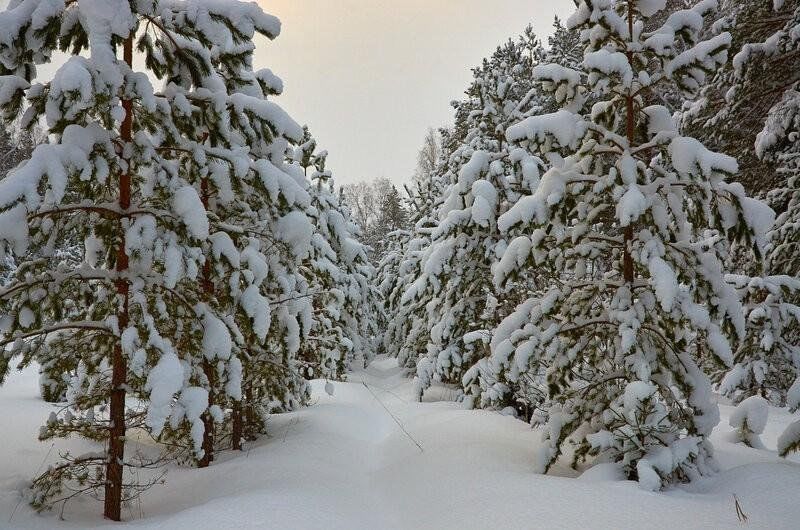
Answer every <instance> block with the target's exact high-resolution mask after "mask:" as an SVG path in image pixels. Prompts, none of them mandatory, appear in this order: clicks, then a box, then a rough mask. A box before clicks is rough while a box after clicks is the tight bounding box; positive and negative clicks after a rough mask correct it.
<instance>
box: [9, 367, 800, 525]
mask: <svg viewBox="0 0 800 530" xmlns="http://www.w3.org/2000/svg"><path fill="white" fill-rule="evenodd" d="M35 383H36V374H35V372H33V371H26V372H24V373H23V374H17V375H15V376H13V377H12V380H11V381H10V383H9V384H8V385H6V386H4V387H0V410H2V411H3V415H2V417H0V432H3V433H10V435H9V434H6V435H4V438H3V439H4V442H5V443H4V445H5V447H4V451H2V452H1V453H0V454H2V457H0V458H2V460H0V528H15V529H16V528H41V529H45V528H54V527H58V528H69V529H77V528H95V527H108V528H119V526H111V525H105V523H104V522H103V521H101V520H99V518H98V515H97V514H98V505H97V504H95V503H81V504H73V505H72V506H71V507H70V508H69V509H68V510H67V512H66V514H65V516H66V518H67V521H66V522H58V521H57V520H56V518H55V515H53V514H49V515H44V516H37V515H35V514H33V513H32V512H31V511H30V509H29V508H28V507H27V506H26V505H25V504H24V503H22V504H21V505H20V506H19V507H18V508H17V509H16V512H15V513H14V516H13V519H11V520H10V521H9V517H10V515H9V514H10V513H11V512H12V511H13V509H14V507H15V506H16V505H17V504H18V501H19V496H18V492H17V491H18V488H19V486H20V485H21V484H23V483H24V480H25V479H26V478H28V477H30V476H32V475H33V474H34V472H35V471H36V469H37V467H38V466H39V465H40V463H41V462H42V461H43V460H45V456H46V455H47V453H48V449H49V444H48V445H45V444H37V443H36V442H34V441H33V440H34V439H35V434H36V429H38V425H39V423H40V422H41V420H42V419H43V418H44V417H46V414H47V412H48V410H47V408H48V407H47V405H45V404H43V403H42V402H41V401H40V400H38V399H37V398H36V384H35ZM324 386H325V383H324V381H315V382H314V383H313V390H314V394H313V395H314V399H313V400H314V405H313V406H311V407H309V408H307V409H304V410H301V411H298V412H296V413H293V414H286V415H280V416H275V417H274V418H273V420H272V421H271V423H270V426H269V430H270V433H271V436H270V437H268V438H265V439H263V440H260V441H259V442H257V443H256V444H254V445H253V446H252V447H249V448H248V450H247V451H246V452H245V453H243V454H237V453H232V452H225V453H222V454H221V455H220V457H219V458H218V460H217V461H216V462H215V464H214V466H212V467H211V468H210V469H206V470H196V469H180V468H175V469H170V470H169V474H168V475H167V483H166V485H164V486H157V487H156V488H154V489H153V490H151V491H150V492H149V493H148V494H146V495H145V496H144V498H143V499H142V503H141V506H136V507H134V508H133V509H132V510H131V511H129V512H128V513H127V514H126V517H127V518H128V520H130V521H131V522H130V523H129V525H128V526H130V527H131V528H149V529H164V528H169V529H184V528H185V529H192V530H197V529H199V528H221V529H226V528H236V529H247V528H254V529H255V528H287V529H318V528H325V529H326V530H333V529H342V530H345V529H347V530H355V529H406V528H409V529H410V528H430V529H449V528H453V529H456V528H458V529H473V528H474V529H485V528H509V529H517V528H519V529H529V528H592V529H602V528H609V529H611V528H614V529H621V528H653V529H658V528H665V529H666V528H714V529H720V528H738V527H740V523H739V522H738V520H737V519H736V513H735V511H734V504H733V494H734V493H735V494H736V495H737V496H738V498H739V500H740V502H741V504H742V507H743V509H744V511H745V512H746V513H747V515H748V516H749V518H750V519H749V523H748V525H747V528H748V529H752V528H765V529H766V528H769V529H781V528H786V529H789V528H797V521H799V520H800V503H798V502H797V492H798V491H800V465H798V464H797V463H792V462H786V461H782V460H780V459H779V458H777V456H776V455H775V454H774V452H771V451H755V450H752V449H748V448H745V447H741V446H734V445H731V444H729V443H727V442H725V441H724V438H725V436H726V433H727V432H728V431H729V430H730V429H729V428H728V427H727V419H726V418H725V419H724V420H723V425H724V426H721V427H720V428H719V431H720V432H719V435H717V436H716V437H715V445H716V446H717V448H718V456H719V459H720V461H721V463H722V466H723V468H725V469H727V471H723V472H722V473H720V474H719V475H718V476H716V477H714V478H712V479H709V480H707V481H706V482H704V483H702V484H698V485H696V486H695V487H694V489H695V490H696V492H694V493H690V492H688V491H684V490H675V491H671V492H668V493H666V494H656V493H648V492H644V491H641V490H640V489H638V488H637V486H636V485H635V484H633V483H630V482H626V481H621V480H618V477H615V476H614V471H613V469H611V468H609V467H608V466H600V467H599V468H595V469H594V470H592V471H591V472H589V473H587V474H585V475H583V476H582V477H580V478H577V479H576V478H573V476H572V475H571V474H570V473H569V472H568V471H567V470H563V469H561V470H560V471H561V473H562V474H563V475H565V476H541V475H537V474H534V473H533V472H532V470H531V467H532V465H531V463H532V462H533V457H534V451H535V448H536V446H537V443H538V438H539V434H538V433H537V432H536V431H533V430H531V429H530V428H529V427H528V426H527V425H525V424H524V423H522V422H519V421H517V420H514V419H512V418H508V417H503V416H501V415H499V414H496V413H491V412H483V411H465V410H462V409H461V408H460V407H459V405H457V404H454V403H450V402H444V401H442V402H433V403H416V402H414V401H413V399H412V397H413V391H412V387H411V384H410V381H409V380H407V379H405V378H404V377H403V376H402V374H401V372H400V370H399V369H398V367H397V365H396V363H395V362H394V360H392V359H382V358H379V359H378V360H376V361H375V362H374V363H373V364H372V365H371V366H370V367H368V368H367V369H365V370H362V371H358V372H356V373H353V374H351V376H350V380H349V382H347V383H336V384H335V385H334V393H333V395H332V396H329V395H327V394H326V393H325V390H324ZM430 394H431V396H430V397H432V398H434V399H435V398H436V397H437V395H440V396H443V397H447V396H446V394H447V390H446V389H438V390H434V391H433V392H431V393H430ZM729 411H730V408H729V407H723V416H725V417H727V414H728V412H729ZM775 412H776V413H777V414H776V415H775V416H774V417H773V419H772V421H771V423H770V425H769V427H768V432H767V433H766V435H765V437H764V441H765V443H766V444H767V446H768V447H774V443H775V437H776V436H777V433H778V432H780V430H781V427H782V425H783V424H785V423H786V422H787V421H789V417H788V415H786V414H784V413H782V412H780V411H775ZM398 422H399V423H400V424H401V425H402V427H401V425H398ZM411 438H413V440H412V439H411ZM417 443H419V445H420V446H421V447H422V448H421V449H420V447H418V446H417ZM70 444H71V446H72V448H73V449H80V447H79V443H78V442H74V441H73V442H69V443H68V445H70ZM54 456H55V455H53V454H50V455H49V456H48V459H52V458H53V457H54ZM558 472H559V471H558V470H557V471H556V474H558Z"/></svg>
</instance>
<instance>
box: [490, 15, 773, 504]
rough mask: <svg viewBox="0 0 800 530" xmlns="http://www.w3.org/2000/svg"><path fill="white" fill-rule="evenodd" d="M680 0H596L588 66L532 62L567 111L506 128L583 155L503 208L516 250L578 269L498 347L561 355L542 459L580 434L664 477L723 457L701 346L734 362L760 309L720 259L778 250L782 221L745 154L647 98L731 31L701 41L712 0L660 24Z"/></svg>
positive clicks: (659, 480)
mask: <svg viewBox="0 0 800 530" xmlns="http://www.w3.org/2000/svg"><path fill="white" fill-rule="evenodd" d="M665 1H666V0H631V1H621V0H582V1H580V2H579V3H578V7H577V11H576V13H575V14H574V15H573V16H572V17H571V18H570V19H569V22H568V28H569V29H570V30H571V31H580V33H581V39H582V41H583V43H584V45H585V47H586V51H585V55H584V59H583V63H582V66H581V70H580V71H577V70H572V69H567V68H564V67H561V66H559V65H543V66H541V67H538V68H537V69H536V70H535V71H534V75H535V76H536V77H537V78H538V79H539V80H541V81H542V82H543V86H544V87H545V88H547V89H550V90H552V91H554V92H555V94H556V96H557V99H558V100H559V101H560V102H562V103H563V105H564V109H563V110H561V111H558V112H557V113H554V114H550V115H545V116H535V117H531V118H527V119H526V120H524V121H522V122H521V123H519V124H517V125H515V126H513V127H511V128H510V129H509V130H508V132H507V136H508V138H509V140H510V141H512V142H518V143H519V144H520V145H522V146H525V147H527V148H528V149H529V150H531V151H532V152H534V153H536V152H540V153H543V154H547V153H548V152H551V151H552V150H553V148H554V147H557V148H564V147H569V148H570V149H571V150H572V154H570V156H567V157H566V158H564V159H563V160H561V161H558V160H556V162H554V164H553V167H552V168H551V169H550V170H549V171H548V172H547V173H546V174H545V175H544V176H543V177H542V180H541V182H540V185H539V187H538V189H537V191H536V193H535V194H534V195H533V196H532V197H529V198H525V199H522V200H520V201H519V202H518V203H517V205H516V206H515V207H514V208H513V209H512V210H511V211H510V212H509V213H507V214H506V215H505V216H503V217H501V218H500V221H499V224H500V225H501V228H503V229H510V228H514V227H517V228H519V227H520V226H527V227H529V233H528V234H527V235H526V236H522V237H520V238H517V239H516V240H514V241H513V242H512V243H511V244H510V246H509V249H508V250H507V254H508V253H510V254H511V255H506V256H504V257H503V260H504V261H505V262H506V263H509V264H515V263H527V262H528V261H529V260H532V261H533V262H535V263H537V264H541V265H549V266H550V267H552V268H553V270H554V271H558V272H561V271H563V272H562V274H561V278H560V279H559V280H558V281H557V282H556V283H555V284H554V285H553V286H552V288H551V289H549V291H548V292H547V293H546V294H544V295H543V296H541V297H535V298H532V299H530V300H528V301H527V302H525V303H524V304H522V305H521V306H520V307H519V308H518V310H517V311H516V312H515V313H514V314H512V315H511V316H510V317H509V318H508V319H507V320H506V321H505V322H504V323H503V324H501V329H502V330H503V333H502V334H498V336H497V337H495V341H494V342H493V345H492V347H493V351H494V353H496V354H501V353H502V354H503V355H505V356H507V357H509V358H512V359H513V362H514V363H515V364H516V365H517V366H518V367H520V366H521V367H524V366H530V370H531V371H532V372H533V373H534V374H536V373H539V372H540V371H541V370H545V371H546V383H547V386H546V394H547V402H546V403H545V405H544V412H545V415H546V427H545V430H544V445H543V449H542V451H541V452H540V456H539V459H538V461H537V467H538V469H539V470H541V471H542V472H545V471H547V470H548V469H549V468H550V466H551V465H552V464H553V462H554V461H555V460H556V459H557V458H558V457H559V456H560V455H561V454H562V452H563V451H564V449H565V447H566V446H572V447H573V448H574V460H573V462H574V463H577V462H579V461H581V460H584V459H586V458H588V457H590V456H592V455H599V456H601V457H602V458H604V459H608V460H611V461H614V462H618V463H620V465H621V466H623V468H624V469H625V471H626V473H627V474H628V476H629V477H631V478H635V479H637V480H638V481H639V483H640V484H641V485H642V487H644V488H647V489H653V490H655V489H659V488H661V487H662V486H664V485H666V484H669V483H672V482H677V481H685V480H691V479H692V478H695V477H697V476H700V475H702V474H705V473H707V472H709V471H711V470H712V469H713V468H714V465H713V461H712V449H711V446H710V443H709V442H708V436H709V434H710V433H711V430H712V429H713V428H714V426H715V425H716V424H717V423H718V421H719V412H718V410H717V407H716V405H715V403H714V401H713V399H712V397H711V383H710V381H709V379H708V377H707V376H706V375H705V374H703V373H702V371H701V370H700V369H699V367H698V362H697V358H696V357H697V354H695V353H694V351H695V348H702V349H704V350H708V351H710V352H711V354H712V355H713V356H715V357H716V358H717V360H718V362H719V363H722V364H724V365H728V366H730V365H731V364H732V362H733V358H732V357H733V356H732V351H731V347H730V345H729V343H728V339H727V337H726V332H728V333H731V334H738V335H739V336H741V335H743V334H744V319H743V317H742V315H741V305H740V303H739V300H738V297H737V294H736V292H735V291H734V289H733V288H732V287H731V286H729V285H728V284H727V283H726V282H725V281H724V276H723V265H722V263H723V261H724V259H725V257H726V255H727V252H728V248H729V245H730V241H731V240H738V239H741V240H745V241H748V242H750V243H753V246H754V247H755V250H756V251H757V253H758V252H761V251H763V247H764V246H765V242H766V231H767V230H768V228H769V226H770V225H771V223H772V220H773V215H772V212H771V210H769V208H767V207H766V206H764V205H763V204H761V203H759V202H758V201H754V200H752V199H750V198H748V197H747V196H746V195H745V193H744V190H743V188H742V187H741V186H740V185H738V184H728V183H726V182H725V177H726V176H730V175H733V174H735V173H736V171H737V164H736V161H735V160H734V159H732V158H730V157H728V156H725V155H721V154H717V153H714V152H712V151H709V150H708V149H707V148H706V147H705V146H703V145H702V144H701V143H700V142H698V141H697V140H695V139H692V138H688V137H683V136H681V135H680V133H679V132H678V130H677V128H676V125H675V123H674V121H673V118H672V116H671V115H670V112H669V111H668V110H667V109H666V108H665V107H663V106H658V105H655V106H652V105H651V106H645V105H644V101H645V95H646V94H647V93H648V92H649V91H652V90H655V89H656V88H657V87H659V86H660V85H662V84H669V83H673V84H675V85H677V87H678V88H679V89H681V90H682V91H683V92H684V93H685V94H687V95H691V94H693V93H695V92H696V91H697V90H698V89H699V88H700V87H701V86H702V84H703V83H704V81H705V79H706V76H708V75H710V74H712V73H713V72H714V71H715V70H716V69H717V68H718V67H719V66H720V65H721V64H722V63H723V62H724V61H725V60H726V58H727V53H726V52H727V48H728V46H729V44H730V36H729V35H727V34H721V35H719V36H717V37H714V38H712V39H710V40H707V41H698V37H699V31H700V30H701V28H702V26H703V20H704V17H706V16H707V15H708V14H709V13H710V12H712V10H713V9H714V7H715V6H716V2H715V1H713V0H710V1H708V0H706V1H703V2H700V3H699V4H698V5H697V6H696V7H694V8H693V9H690V10H681V11H676V12H674V13H672V14H671V15H669V16H668V17H667V20H666V22H665V23H664V25H662V26H660V27H658V28H656V29H654V30H652V31H644V30H643V28H644V27H646V26H647V22H648V20H649V19H650V18H651V17H652V16H654V15H656V14H657V13H658V12H659V11H660V10H661V9H662V8H663V7H664V5H665ZM582 88H583V89H582ZM587 93H588V94H589V95H590V96H591V98H592V99H593V100H594V101H596V102H595V103H594V105H593V106H592V108H591V109H585V108H584V100H585V96H584V94H587ZM505 275H506V272H505V271H502V272H501V273H500V274H498V277H497V280H498V281H499V283H501V284H502V283H503V282H504V279H505Z"/></svg>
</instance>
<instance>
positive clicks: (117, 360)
mask: <svg viewBox="0 0 800 530" xmlns="http://www.w3.org/2000/svg"><path fill="white" fill-rule="evenodd" d="M123 59H124V61H125V62H126V63H128V66H131V65H132V64H133V35H132V34H131V35H130V36H128V38H127V39H126V40H125V44H124V47H123ZM122 107H123V108H124V109H125V119H124V120H123V122H122V126H121V129H120V135H121V137H122V142H123V144H128V143H129V142H130V141H131V139H132V137H133V135H132V133H133V101H131V100H130V99H127V100H124V101H123V102H122ZM130 205H131V175H130V166H128V168H127V169H126V172H125V173H124V174H122V175H120V178H119V207H120V209H121V210H122V211H125V210H128V209H129V208H130ZM118 230H119V239H120V241H119V247H118V248H117V264H116V265H117V266H116V272H117V275H118V279H117V281H116V287H117V295H118V297H119V301H120V309H119V313H118V314H117V321H118V325H119V329H120V330H124V329H125V328H126V327H127V326H128V320H129V317H128V293H129V286H128V281H127V280H125V279H122V278H121V276H122V275H123V274H124V272H125V271H126V270H128V255H127V254H126V253H125V227H124V226H123V225H122V222H121V221H120V225H119V228H118ZM127 372H128V367H127V363H126V361H125V357H124V356H123V354H122V342H121V341H117V342H116V344H115V345H114V351H113V354H112V357H111V403H110V413H109V416H110V420H111V424H110V426H109V437H108V462H107V464H106V484H105V502H104V511H103V514H104V515H105V517H106V518H107V519H111V520H112V521H119V520H120V518H121V512H122V470H123V462H124V460H125V384H126V380H127Z"/></svg>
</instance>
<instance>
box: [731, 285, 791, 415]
mask: <svg viewBox="0 0 800 530" xmlns="http://www.w3.org/2000/svg"><path fill="white" fill-rule="evenodd" d="M726 279H727V281H728V282H729V283H730V284H731V285H733V286H734V287H735V288H736V289H737V290H738V291H740V296H741V299H742V302H743V309H744V318H745V321H746V322H747V333H746V335H745V336H744V338H743V339H742V340H741V341H740V342H739V345H738V347H737V349H736V351H735V353H734V361H735V363H736V364H734V366H733V367H732V368H731V369H730V370H726V371H723V372H722V374H724V377H723V378H722V379H721V382H720V385H719V392H720V393H721V394H722V395H724V396H726V397H728V398H730V399H731V400H732V401H733V402H734V403H735V404H738V403H740V402H741V401H743V400H745V399H747V398H749V397H751V396H761V397H763V398H766V399H768V400H769V401H770V402H771V403H772V404H773V405H774V406H777V407H783V406H786V399H787V392H788V390H789V388H790V387H791V386H792V384H794V382H795V381H796V380H798V378H800V345H798V342H797V338H798V333H797V332H798V329H800V307H798V306H797V305H795V304H793V303H792V301H793V300H797V298H798V295H800V278H796V277H795V278H793V277H791V276H787V275H780V276H764V277H754V278H751V277H749V276H743V275H729V276H728V277H727V278H726Z"/></svg>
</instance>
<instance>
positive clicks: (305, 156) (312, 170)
mask: <svg viewBox="0 0 800 530" xmlns="http://www.w3.org/2000/svg"><path fill="white" fill-rule="evenodd" d="M316 145H317V144H316V140H314V139H313V138H312V137H311V136H310V135H309V134H308V132H306V141H305V142H304V143H303V145H302V146H301V147H299V148H298V149H297V150H296V153H295V154H294V156H293V159H294V160H295V161H296V163H297V164H298V165H299V167H302V168H303V171H304V172H305V173H306V175H307V177H308V178H309V180H310V183H311V184H310V187H309V194H310V195H311V209H310V216H311V218H312V220H313V226H314V232H313V236H312V238H311V250H310V253H309V256H308V258H307V260H306V263H305V265H304V269H305V271H306V272H305V276H306V283H307V287H306V288H307V290H308V294H309V296H310V297H311V298H312V300H313V312H312V314H311V316H310V318H309V322H308V326H309V336H308V339H307V341H306V343H305V344H304V345H303V350H302V352H301V358H302V360H303V362H304V363H305V369H304V370H305V375H306V377H308V378H315V379H316V378H325V379H335V380H341V379H343V378H344V377H345V375H346V372H347V371H348V370H349V369H351V368H353V367H354V364H353V363H354V362H355V361H361V362H362V363H363V362H368V361H369V360H370V359H371V356H372V355H373V351H372V349H373V344H372V340H373V337H374V336H375V335H376V333H377V331H376V330H375V329H374V326H375V315H374V314H373V313H374V311H375V310H376V309H377V305H376V304H377V299H376V295H377V290H376V289H375V287H374V286H373V285H372V281H373V276H374V268H373V267H372V265H371V264H370V262H369V259H368V257H367V248H366V247H365V246H364V245H363V244H362V243H361V242H360V241H358V239H357V238H358V227H357V226H356V224H355V223H353V222H352V220H351V218H350V213H349V211H348V210H347V208H346V207H345V205H344V204H342V200H343V198H342V197H341V196H340V195H339V194H337V193H336V192H335V188H334V183H333V175H332V172H331V171H330V170H328V169H327V168H326V159H327V151H319V152H317V151H316Z"/></svg>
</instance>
